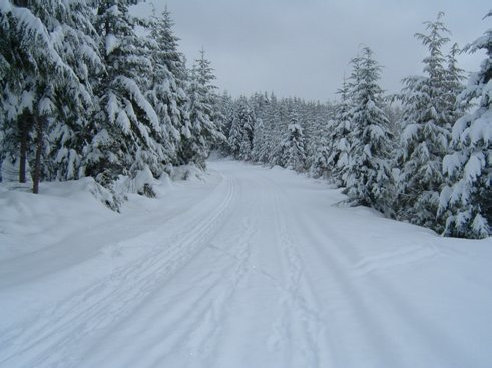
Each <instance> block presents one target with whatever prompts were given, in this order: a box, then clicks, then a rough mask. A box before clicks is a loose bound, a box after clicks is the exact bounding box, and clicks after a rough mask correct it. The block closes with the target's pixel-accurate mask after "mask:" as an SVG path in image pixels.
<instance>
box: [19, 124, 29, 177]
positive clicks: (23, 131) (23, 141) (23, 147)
mask: <svg viewBox="0 0 492 368" xmlns="http://www.w3.org/2000/svg"><path fill="white" fill-rule="evenodd" d="M27 119H28V116H27V115H22V117H21V119H20V137H19V140H20V162H19V183H25V182H26V160H27V140H28V135H29V134H28V129H27V124H28V121H27Z"/></svg>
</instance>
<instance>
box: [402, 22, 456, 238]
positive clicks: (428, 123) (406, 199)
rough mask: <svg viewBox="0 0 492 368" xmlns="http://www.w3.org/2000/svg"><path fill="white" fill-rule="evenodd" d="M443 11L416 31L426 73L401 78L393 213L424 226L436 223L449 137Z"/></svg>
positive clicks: (435, 227) (435, 225) (434, 225)
mask: <svg viewBox="0 0 492 368" xmlns="http://www.w3.org/2000/svg"><path fill="white" fill-rule="evenodd" d="M442 16H443V14H442V13H439V14H438V17H437V19H436V20H435V21H433V22H426V23H425V25H426V29H427V30H428V34H421V33H418V34H417V35H416V36H417V38H418V39H420V40H421V41H422V43H423V44H424V45H425V46H426V47H427V48H428V51H429V55H428V56H427V57H426V58H424V60H423V62H424V65H425V67H424V72H425V73H426V74H427V75H426V76H425V77H410V78H406V79H405V80H404V83H405V88H404V89H403V93H402V96H401V101H402V105H403V111H402V122H401V126H402V127H403V133H402V135H401V150H400V152H399V154H398V156H399V159H398V164H399V166H400V167H401V174H400V178H399V182H398V201H397V203H399V205H400V209H399V213H398V217H399V218H402V219H406V220H408V221H410V222H412V223H415V224H419V225H423V226H426V227H430V228H434V229H436V230H439V229H440V226H441V224H439V222H438V221H437V218H436V213H437V208H438V204H439V192H440V190H441V187H442V185H443V180H444V178H443V174H442V170H441V166H442V159H443V157H444V155H445V154H446V152H447V150H448V143H449V139H450V124H451V122H450V120H449V119H450V116H451V114H450V110H449V108H450V103H449V100H448V96H449V92H448V83H449V82H448V81H449V79H448V72H447V70H446V67H445V57H444V54H443V52H442V47H443V46H444V45H445V44H446V43H447V42H448V38H447V37H446V36H445V35H446V34H447V33H449V31H448V30H447V28H446V27H445V25H444V24H443V22H442Z"/></svg>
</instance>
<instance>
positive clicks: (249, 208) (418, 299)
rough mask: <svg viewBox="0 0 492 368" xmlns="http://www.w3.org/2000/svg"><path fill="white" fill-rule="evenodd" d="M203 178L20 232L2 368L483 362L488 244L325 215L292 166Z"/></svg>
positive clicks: (317, 186) (490, 338)
mask: <svg viewBox="0 0 492 368" xmlns="http://www.w3.org/2000/svg"><path fill="white" fill-rule="evenodd" d="M209 167H210V174H209V175H208V176H207V179H206V181H205V182H204V183H197V182H194V183H185V184H180V185H175V186H174V188H173V190H172V191H170V192H169V193H167V194H166V195H163V196H161V197H160V198H159V199H157V200H145V205H142V204H141V203H140V202H139V203H140V204H139V205H138V206H136V207H135V208H133V209H132V208H131V203H132V202H131V201H130V204H128V206H127V207H126V208H125V209H124V211H123V213H122V214H121V215H116V214H111V215H107V211H106V210H101V213H99V212H97V213H94V214H92V215H91V214H90V211H89V210H87V209H86V210H85V211H86V212H83V213H85V214H86V216H87V219H86V220H84V221H82V222H83V223H86V224H88V225H87V226H84V225H83V224H81V225H78V226H73V225H70V226H72V227H71V228H70V229H69V230H66V231H63V229H61V230H60V229H58V228H57V226H56V221H55V220H56V215H57V214H58V215H59V216H60V220H59V221H60V223H62V224H63V212H60V213H55V214H53V216H55V217H54V218H55V220H54V221H53V223H52V224H48V225H46V223H44V222H43V223H42V224H40V225H39V226H38V227H36V226H34V225H33V226H31V227H29V229H32V232H30V233H29V234H30V235H29V237H25V238H23V239H24V241H26V239H31V241H32V242H36V241H37V236H38V235H39V239H40V240H39V241H40V242H45V243H46V244H45V246H43V247H41V246H40V247H39V249H37V248H34V250H33V251H31V252H28V251H25V252H24V253H22V254H19V255H16V256H15V257H14V256H11V257H5V259H4V260H3V261H0V367H9V368H10V367H12V368H13V367H16V368H17V367H19V368H20V367H26V368H27V367H29V368H32V367H36V368H38V367H50V368H52V367H60V368H61V367H63V368H68V367H91V368H93V367H111V368H113V367H115V368H116V367H117V368H124V367H135V368H137V367H138V368H146V367H170V368H179V367H224V368H240V367H245V368H253V367H254V368H261V367H265V368H276V367H278V368H287V367H343V368H348V367H364V368H370V367H374V368H376V367H377V368H381V367H391V368H399V367H409V368H410V367H411V368H414V367H429V368H431V367H432V368H439V367H443V368H444V367H445V368H452V367H456V368H458V367H459V368H463V367H474V368H479V367H484V368H486V367H487V368H489V367H491V366H492V328H491V326H492V267H490V265H491V261H492V241H491V239H486V240H483V241H466V240H458V239H444V238H440V237H438V236H437V235H436V234H434V233H433V232H431V231H429V230H426V229H423V228H419V227H415V226H411V225H408V224H403V223H398V222H395V221H391V220H388V219H384V218H381V217H380V216H379V215H378V214H377V213H375V212H373V211H371V210H369V209H366V208H341V207H339V206H334V205H333V204H335V203H337V202H338V201H340V200H342V199H343V198H344V197H343V195H342V194H340V191H339V190H333V189H330V188H329V187H328V186H327V184H326V183H323V182H321V181H315V180H311V179H307V178H306V177H304V176H301V175H297V174H295V173H293V172H290V171H287V170H283V169H278V168H274V169H266V168H262V167H258V166H252V165H247V164H243V163H238V162H232V161H217V162H211V163H209ZM2 194H3V195H4V196H7V194H5V193H2ZM9 195H10V194H9ZM2 198H3V197H0V200H1V199H2ZM6 201H7V200H4V201H3V202H2V203H7V202H6ZM19 201H20V202H19V203H23V202H22V198H21V199H20V200H19ZM142 201H143V200H142ZM40 207H43V206H40ZM40 211H41V210H40ZM28 219H29V218H28ZM31 221H32V222H35V221H39V220H36V219H35V217H33V219H32V220H31ZM67 223H68V220H67ZM70 223H71V222H70ZM89 225H90V226H89ZM62 227H63V226H62ZM12 229H15V228H14V227H13V225H11V224H10V225H9V226H5V227H4V228H3V229H2V228H0V230H1V231H0V236H3V238H1V237H0V240H1V239H4V240H5V239H7V237H8V236H9V232H13V231H14V230H12ZM36 229H37V231H38V232H36ZM46 231H51V232H53V234H52V235H51V236H50V237H48V238H47V237H46V234H45V233H46ZM42 234H44V235H42ZM43 236H44V237H43ZM50 242H51V243H50ZM12 244H13V243H12ZM1 250H2V249H1V248H0V251H1Z"/></svg>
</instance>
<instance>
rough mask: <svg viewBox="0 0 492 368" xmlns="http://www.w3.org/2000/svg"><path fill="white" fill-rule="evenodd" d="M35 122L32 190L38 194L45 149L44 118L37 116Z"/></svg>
mask: <svg viewBox="0 0 492 368" xmlns="http://www.w3.org/2000/svg"><path fill="white" fill-rule="evenodd" d="M34 124H35V125H36V159H35V162H34V175H33V185H32V192H33V193H34V194H38V193H39V181H40V180H41V152H42V150H43V118H42V117H35V118H34Z"/></svg>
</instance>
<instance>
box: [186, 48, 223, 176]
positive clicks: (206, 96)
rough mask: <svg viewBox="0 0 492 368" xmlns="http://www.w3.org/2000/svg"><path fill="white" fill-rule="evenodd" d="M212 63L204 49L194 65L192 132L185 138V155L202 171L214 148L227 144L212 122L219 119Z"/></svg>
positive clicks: (190, 108)
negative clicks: (212, 147)
mask: <svg viewBox="0 0 492 368" xmlns="http://www.w3.org/2000/svg"><path fill="white" fill-rule="evenodd" d="M214 79H215V76H214V75H213V74H212V68H211V66H210V61H208V60H207V59H205V52H204V50H203V49H202V50H201V52H200V58H199V59H198V60H196V61H195V64H194V66H193V69H192V73H191V81H190V87H189V91H188V95H189V99H190V103H189V107H188V110H189V114H190V123H191V132H190V135H189V136H185V138H184V142H183V148H184V149H183V152H182V155H183V157H185V158H189V160H190V161H192V162H194V163H196V164H198V165H199V166H201V167H204V166H205V159H206V158H207V157H208V154H209V150H210V147H211V145H212V144H213V143H214V142H215V143H216V142H219V141H222V140H225V137H224V136H223V135H222V133H220V131H219V129H218V128H217V126H216V125H215V122H214V121H213V119H214V117H215V116H216V113H215V111H216V109H217V98H218V97H217V95H216V93H215V89H216V88H217V87H215V86H214V85H212V81H213V80H214Z"/></svg>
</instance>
